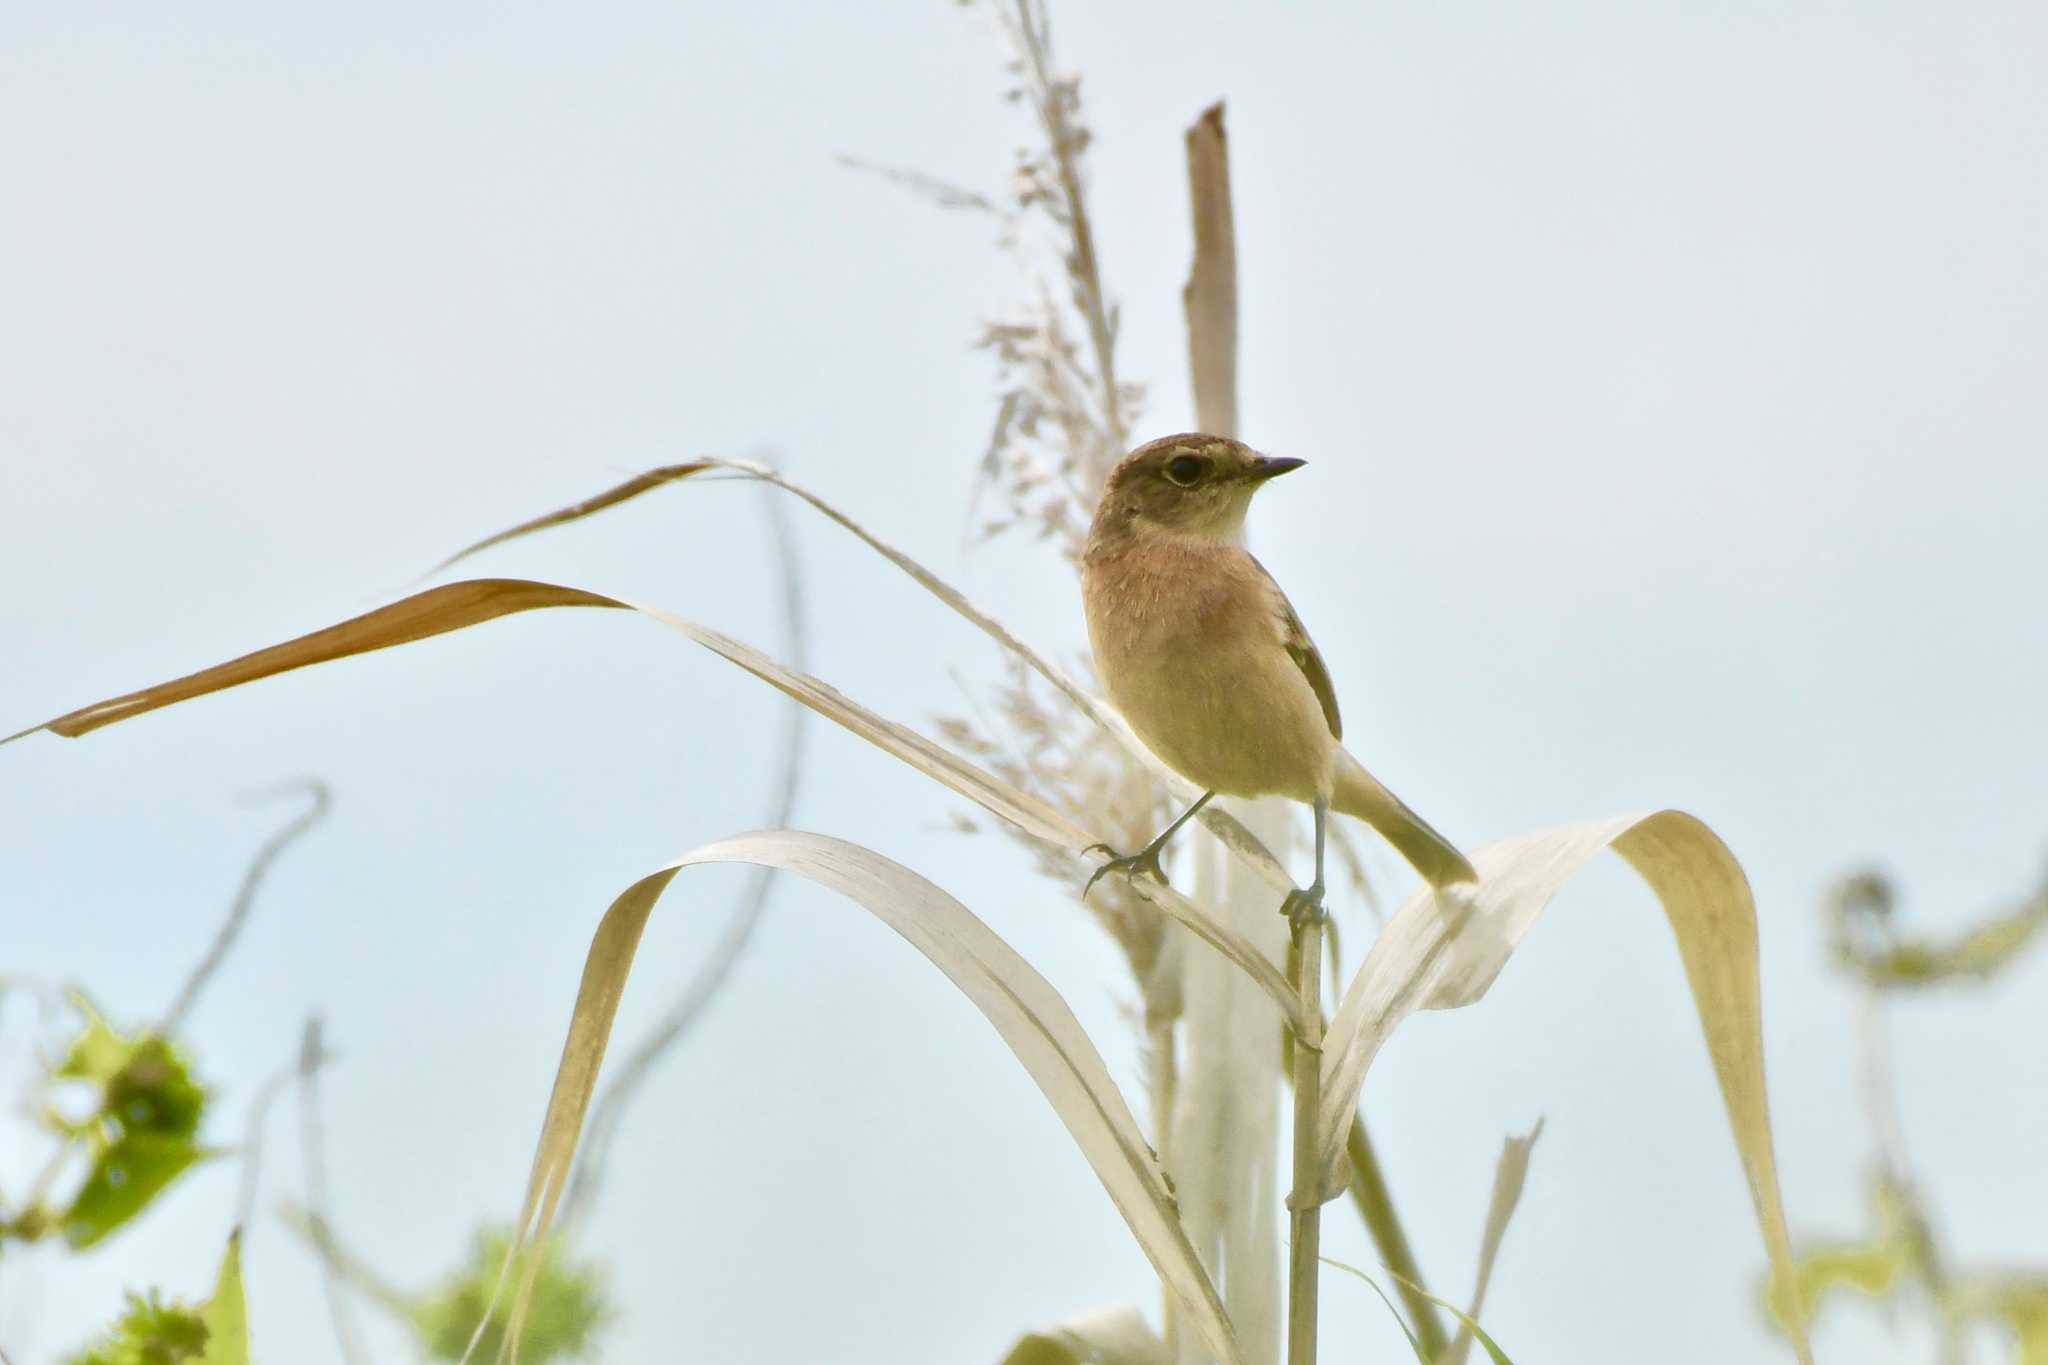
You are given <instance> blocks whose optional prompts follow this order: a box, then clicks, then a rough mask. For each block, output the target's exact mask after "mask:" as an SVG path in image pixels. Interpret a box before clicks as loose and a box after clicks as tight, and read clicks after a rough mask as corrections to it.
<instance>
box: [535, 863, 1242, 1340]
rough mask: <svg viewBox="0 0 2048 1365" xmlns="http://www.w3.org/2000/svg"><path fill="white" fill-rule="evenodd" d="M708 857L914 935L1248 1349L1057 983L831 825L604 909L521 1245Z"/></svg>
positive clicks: (1171, 1277) (1164, 1257)
mask: <svg viewBox="0 0 2048 1365" xmlns="http://www.w3.org/2000/svg"><path fill="white" fill-rule="evenodd" d="M706 863H745V864H749V865H752V866H755V867H774V868H779V869H781V870H783V871H787V872H793V873H795V874H797V875H798V876H801V877H804V878H806V879H808V880H810V881H813V882H816V883H817V884H819V885H820V886H824V887H827V888H829V889H831V890H834V891H837V892H839V893H840V894H841V895H843V896H846V897H847V898H848V899H850V900H852V901H854V902H856V903H857V904H859V905H860V906H861V907H863V908H864V909H866V910H867V911H869V912H870V913H871V914H873V915H874V916H875V917H876V918H877V919H880V920H881V921H882V922H883V923H885V924H887V925H888V926H889V927H890V928H891V929H894V930H895V931H896V932H897V933H898V934H901V935H902V936H903V937H904V938H906V939H908V940H909V941H910V943H911V944H912V946H914V947H915V948H917V950H918V951H919V952H921V953H923V954H924V955H925V957H927V958H928V959H930V960H931V962H932V963H933V965H934V966H936V967H938V968H939V969H940V970H941V971H943V972H944V973H945V974H946V975H947V977H948V978H949V979H951V980H952V982H953V984H954V985H956V986H958V987H959V988H960V990H961V992H962V993H963V994H965V995H966V996H967V997H968V998H969V999H970V1000H972V1001H973V1002H974V1005H975V1007H976V1008H977V1009H979V1010H980V1011H981V1012H982V1014H983V1015H984V1016H985V1017H986V1018H987V1019H988V1021H989V1022H990V1023H991V1024H993V1025H994V1026H995V1028H996V1031H997V1033H999V1034H1001V1035H1002V1038H1003V1041H1004V1042H1005V1043H1007V1044H1008V1045H1009V1047H1010V1050H1011V1052H1013V1053H1014V1054H1015V1055H1016V1057H1017V1060H1018V1061H1019V1062H1021V1063H1022V1064H1023V1066H1024V1069H1025V1070H1026V1071H1027V1072H1029V1073H1030V1075H1031V1078H1032V1080H1033V1081H1035V1082H1036V1083H1037V1084H1038V1087H1039V1089H1040V1090H1041V1091H1042V1092H1043V1093H1044V1095H1045V1097H1046V1099H1047V1100H1048V1101H1050V1102H1051V1104H1052V1106H1053V1109H1054V1110H1055V1112H1057V1113H1058V1114H1059V1116H1060V1121H1061V1122H1062V1123H1064V1124H1065V1125H1066V1127H1067V1131H1068V1132H1069V1133H1071V1134H1072V1135H1073V1137H1074V1140H1075V1142H1076V1144H1078V1145H1079V1147H1080V1148H1081V1151H1082V1154H1083V1155H1084V1156H1085V1157H1086V1158H1087V1160H1088V1164H1089V1165H1090V1166H1091V1167H1092V1168H1093V1169H1094V1171H1095V1174H1096V1176H1097V1178H1098V1179H1100V1180H1101V1181H1102V1185H1103V1188H1104V1189H1105V1190H1106V1191H1108V1193H1109V1196H1110V1199H1111V1200H1112V1201H1113V1202H1114V1203H1115V1204H1116V1206H1117V1209H1118V1211H1119V1212H1120V1213H1122V1214H1123V1216H1124V1220H1125V1221H1126V1222H1127V1223H1128V1224H1129V1225H1130V1228H1131V1231H1132V1234H1133V1235H1134V1236H1135V1237H1136V1238H1137V1240H1138V1244H1139V1246H1140V1247H1141V1248H1142V1249H1143V1250H1144V1252H1145V1255H1146V1257H1147V1258H1148V1259H1149V1260H1150V1261H1151V1262H1152V1265H1153V1268H1154V1269H1155V1270H1156V1271H1157V1272H1158V1274H1159V1277H1160V1279H1161V1280H1162V1281H1163V1282H1165V1283H1166V1284H1167V1285H1168V1286H1170V1287H1171V1289H1172V1290H1173V1292H1174V1294H1175V1296H1176V1297H1177V1299H1178V1300H1179V1301H1180V1302H1181V1304H1182V1305H1183V1306H1184V1307H1185V1309H1186V1310H1187V1312H1188V1314H1189V1317H1190V1320H1191V1321H1193V1322H1195V1323H1196V1324H1197V1325H1198V1327H1199V1329H1200V1331H1201V1332H1202V1335H1203V1338H1204V1340H1205V1341H1207V1343H1208V1345H1209V1348H1210V1349H1211V1350H1212V1351H1214V1352H1215V1353H1216V1356H1217V1358H1218V1359H1219V1360H1222V1361H1228V1362H1236V1361H1237V1360H1238V1359H1239V1357H1238V1353H1237V1345H1236V1341H1235V1338H1234V1336H1233V1334H1232V1332H1231V1328H1230V1323H1229V1321H1228V1319H1227V1318H1226V1316H1225V1315H1224V1311H1223V1305H1222V1302H1221V1300H1220V1299H1219V1298H1218V1297H1217V1294H1216V1289H1215V1286H1214V1285H1213V1284H1211V1283H1210V1280H1209V1277H1208V1275H1207V1274H1206V1273H1205V1272H1204V1271H1203V1269H1202V1266H1201V1263H1200V1261H1199V1260H1198V1259H1197V1258H1196V1256H1195V1252H1194V1249H1193V1248H1192V1247H1191V1246H1189V1245H1188V1240H1187V1236H1186V1234H1185V1233H1184V1232H1183V1231H1182V1229H1181V1225H1180V1218H1179V1214H1178V1211H1177V1210H1176V1209H1175V1207H1174V1203H1173V1196H1172V1194H1171V1192H1170V1191H1169V1190H1168V1188H1167V1184H1166V1178H1165V1174H1164V1172H1163V1171H1162V1170H1161V1169H1160V1167H1159V1163H1158V1160H1157V1158H1155V1157H1154V1156H1153V1154H1152V1150H1151V1148H1150V1147H1148V1146H1147V1145H1146V1143H1145V1139H1144V1135H1143V1134H1142V1133H1141V1132H1139V1130H1138V1123H1137V1120H1136V1119H1135V1118H1133V1117H1132V1115H1131V1112H1130V1109H1129V1107H1128V1106H1127V1105H1126V1104H1125V1103H1124V1098H1123V1095H1122V1094H1121V1093H1120V1092H1119V1091H1118V1090H1117V1088H1116V1084H1115V1082H1113V1081H1112V1080H1111V1079H1110V1076H1109V1069H1108V1067H1107V1066H1105V1065H1104V1064H1103V1061H1102V1058H1101V1056H1100V1055H1099V1054H1098V1053H1097V1052H1096V1050H1095V1046H1094V1044H1093V1043H1091V1042H1090V1041H1089V1040H1088V1035H1087V1034H1086V1033H1085V1032H1084V1031H1083V1030H1082V1028H1081V1025H1080V1023H1079V1021H1077V1020H1076V1019H1075V1018H1074V1016H1073V1012H1072V1011H1071V1010H1070V1009H1068V1007H1067V1004H1066V1002H1065V1001H1064V1000H1063V999H1061V997H1060V994H1059V992H1058V991H1056V990H1054V989H1053V988H1052V986H1051V984H1050V983H1048V982H1047V981H1046V980H1045V978H1044V977H1042V976H1040V975H1039V974H1038V973H1037V972H1036V971H1035V970H1033V968H1032V967H1031V965H1030V964H1029V963H1028V962H1026V961H1025V960H1024V959H1023V958H1022V957H1021V956H1019V955H1018V954H1017V952H1016V951H1015V950H1014V949H1012V948H1011V947H1010V946H1009V945H1008V944H1006V943H1004V942H1003V940H1002V939H1001V938H1000V937H998V936H997V935H996V933H995V932H994V931H993V930H991V929H990V928H989V927H988V926H987V925H985V924H983V923H982V922H981V921H980V920H979V919H977V918H976V917H975V916H974V914H973V913H972V912H971V911H969V910H968V909H967V907H966V906H964V905H962V904H961V903H960V902H959V901H957V900H955V899H953V897H951V896H949V895H947V894H946V893H945V892H944V891H943V890H941V889H940V888H939V887H937V886H935V885H933V884H932V883H931V882H928V881H926V880H925V879H924V878H923V877H920V876H918V875H917V874H916V873H914V872H912V871H910V869H908V868H906V867H903V866H902V865H901V864H898V863H896V862H893V861H891V860H890V859H888V858H885V857H883V856H882V855H881V854H879V853H876V852H874V851H873V850H872V849H867V848H863V847H861V846H860V845H858V844H850V843H846V842H844V841H843V840H838V839H831V838H827V837H825V836H823V835H816V834H802V833H797V832H794V831H789V830H777V831H770V832H765V833H760V834H747V835H740V836H738V837H736V838H732V839H727V840H723V841H721V842H719V843H715V844H709V845H706V846H705V847H703V848H700V849H698V850H696V851H695V852H693V853H690V854H687V855H686V856H684V857H683V858H681V859H679V860H677V861H676V862H674V863H672V864H670V865H669V866H668V867H665V868H662V869H661V870H660V871H658V872H655V873H652V874H651V875H649V876H646V877H643V878H641V879H640V880H639V881H637V882H635V883H634V884H633V885H632V886H630V887H628V888H627V889H626V890H625V892H624V893H623V894H621V895H620V896H619V898H618V899H617V900H615V901H614V902H612V905H611V908H610V909H608V910H607V911H605V915H604V919H603V920H602V921H601V922H600V924H599V925H598V929H597V934H596V936H595V937H594V938H593V939H592V941H591V945H590V953H589V956H588V958H587V959H586V961H585V963H584V968H583V980H582V984H581V986H580V987H579V988H578V991H577V997H576V1008H575V1013H574V1015H573V1016H572V1018H571V1020H570V1025H569V1036H568V1039H567V1041H566V1042H565V1043H564V1044H563V1047H562V1062H561V1067H560V1069H559V1070H558V1071H557V1073H556V1076H555V1086H554V1092H553V1094H552V1095H551V1096H550V1097H549V1100H548V1109H547V1117H546V1119H545V1120H544V1122H543V1123H542V1126H541V1136H540V1141H539V1143H538V1145H537V1147H536V1150H535V1153H534V1161H533V1172H532V1175H531V1177H530V1179H529V1181H528V1184H527V1190H526V1198H525V1203H524V1206H523V1207H522V1209H521V1212H520V1217H519V1222H518V1227H519V1229H520V1237H521V1245H522V1247H532V1246H537V1245H539V1244H540V1243H541V1242H543V1241H544V1240H545V1239H546V1237H547V1233H548V1228H549V1225H550V1223H551V1221H552V1219H553V1216H554V1210H555V1203H556V1200H557V1199H558V1198H559V1197H560V1194H561V1190H562V1183H563V1180H564V1178H565V1177H566V1176H567V1174H568V1171H569V1165H570V1161H571V1159H572V1157H573V1155H574V1153H575V1149H576V1141H577V1136H578V1133H579V1132H580V1130H581V1128H582V1124H583V1115H584V1111H585V1109H586V1107H587V1106H588V1104H589V1101H590V1094H591V1089H592V1087H593V1086H594V1085H595V1084H596V1081H597V1072H598V1067H599V1066H600V1064H601V1063H602V1062H603V1059H604V1050H605V1044H606V1041H607V1039H608V1038H609V1037H610V1034H611V1028H612V1020H613V1017H614V1015H615V1014H616V1013H617V1010H618V1003H619V997H620V995H621V994H622V992H623V991H624V989H625V983H626V977H627V974H628V972H629V971H630V970H631V967H632V962H633V954H634V950H635V949H636V948H637V947H638V945H639V942H640V935H641V932H642V930H643V929H644V928H645V927H646V923H647V917H648V915H649V914H650V913H651V912H652V910H653V908H654V903H655V901H656V900H657V899H659V897H660V896H661V893H662V891H663V890H664V889H665V888H666V887H667V886H668V884H669V883H670V882H671V881H672V880H673V879H674V878H675V876H676V874H677V873H678V872H679V871H681V870H682V869H683V868H686V867H694V866H700V865H702V864H706ZM535 1264H536V1262H535V1261H534V1260H533V1258H531V1257H529V1258H528V1260H527V1266H526V1270H525V1272H524V1276H523V1277H522V1282H521V1285H520V1288H519V1291H518V1294H517V1296H516V1297H515V1298H514V1300H513V1313H512V1321H513V1323H514V1327H513V1330H512V1332H511V1333H510V1334H509V1337H508V1339H509V1340H514V1341H516V1340H517V1337H518V1328H517V1324H518V1323H519V1322H520V1321H521V1318H522V1316H523V1313H524V1309H525V1305H526V1300H527V1297H528V1291H529V1288H530V1284H529V1282H530V1277H531V1274H532V1271H533V1268H534V1265H535Z"/></svg>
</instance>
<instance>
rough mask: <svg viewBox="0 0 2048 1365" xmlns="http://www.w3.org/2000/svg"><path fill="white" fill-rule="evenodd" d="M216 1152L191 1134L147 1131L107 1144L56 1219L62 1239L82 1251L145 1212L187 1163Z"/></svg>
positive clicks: (189, 1163) (188, 1164)
mask: <svg viewBox="0 0 2048 1365" xmlns="http://www.w3.org/2000/svg"><path fill="white" fill-rule="evenodd" d="M212 1154H213V1153H212V1152H210V1151H209V1150H208V1149H206V1148H204V1147H201V1146H199V1145H198V1144H197V1143H195V1142H193V1141H192V1140H191V1139H190V1138H187V1137H164V1136H158V1135H156V1134H148V1133H145V1134H138V1135H137V1136H134V1137H124V1138H121V1139H120V1140H118V1141H116V1142H113V1143H111V1144H109V1145H108V1146H107V1148H106V1149H105V1150H104V1151H102V1152H101V1153H100V1155H99V1159H98V1160H97V1161H95V1162H94V1163H93V1168H92V1173H91V1174H90V1175H88V1176H87V1177H86V1180H85V1184H84V1185H83V1186H81V1187H80V1189H79V1191H78V1195H77V1197H76V1198H74V1199H73V1200H72V1201H71V1207H70V1208H69V1209H67V1210H65V1211H64V1213H63V1214H62V1215H60V1217H59V1219H58V1221H59V1223H60V1224H61V1225H62V1227H63V1229H64V1240H65V1241H67V1242H69V1243H70V1244H71V1245H72V1247H73V1248H74V1249H78V1250H83V1249H84V1248H86V1247H89V1246H91V1245H93V1244H94V1243H95V1242H98V1241H100V1240H101V1239H103V1238H104V1237H106V1236H107V1235H108V1234H109V1233H111V1232H113V1231H114V1230H115V1229H117V1228H119V1227H120V1226H121V1225H122V1224H123V1223H126V1222H127V1221H128V1220H129V1219H131V1218H133V1217H134V1216H135V1215H136V1214H138V1213H140V1212H142V1210H143V1209H144V1208H145V1207H146V1206H147V1205H148V1204H149V1201H150V1200H152V1199H154V1198H156V1196H157V1194H158V1193H159V1192H160V1191H161V1190H162V1189H163V1188H164V1186H166V1185H168V1184H170V1183H171V1181H173V1180H175V1179H176V1178H177V1177H178V1176H179V1175H180V1174H181V1173H182V1172H183V1171H184V1170H185V1168H186V1167H188V1166H190V1165H191V1164H192V1163H193V1162H195V1161H197V1160H199V1158H201V1157H203V1156H211V1155H212Z"/></svg>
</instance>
